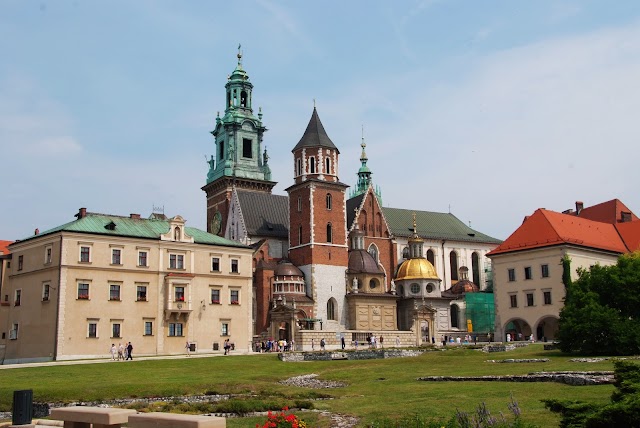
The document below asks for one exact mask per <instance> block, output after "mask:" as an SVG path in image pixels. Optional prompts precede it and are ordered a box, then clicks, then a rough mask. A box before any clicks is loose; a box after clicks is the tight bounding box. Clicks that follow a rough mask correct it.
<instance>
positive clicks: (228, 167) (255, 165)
mask: <svg viewBox="0 0 640 428" xmlns="http://www.w3.org/2000/svg"><path fill="white" fill-rule="evenodd" d="M225 89H226V100H227V101H226V107H225V111H224V116H223V117H220V113H218V116H217V117H216V127H215V129H214V130H213V131H211V134H212V135H213V136H214V138H215V154H216V158H217V159H214V156H211V159H210V160H209V173H208V174H207V184H205V185H204V187H202V190H204V191H205V192H206V194H207V232H210V233H214V234H216V235H220V236H224V233H225V230H226V224H227V217H228V213H229V203H230V200H231V194H232V190H233V187H234V186H235V187H236V188H240V189H247V190H253V191H257V192H267V193H271V189H273V186H275V184H276V183H275V182H273V181H271V169H270V168H269V165H268V159H269V157H268V156H267V150H266V148H265V149H263V145H262V135H263V134H264V132H265V131H266V130H267V128H265V126H264V125H263V124H262V111H260V112H259V113H258V116H257V117H256V116H254V114H253V108H252V103H253V98H252V93H251V92H252V90H253V84H252V83H251V82H250V81H249V75H248V74H247V72H246V71H245V70H244V69H243V68H242V52H241V51H240V46H238V65H237V67H236V68H235V70H233V73H231V75H230V76H229V78H228V81H227V84H226V85H225Z"/></svg>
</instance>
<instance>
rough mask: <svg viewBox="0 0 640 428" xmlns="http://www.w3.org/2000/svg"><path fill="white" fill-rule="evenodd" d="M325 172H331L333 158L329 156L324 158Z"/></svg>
mask: <svg viewBox="0 0 640 428" xmlns="http://www.w3.org/2000/svg"><path fill="white" fill-rule="evenodd" d="M324 172H325V173H326V174H331V159H329V157H326V158H324Z"/></svg>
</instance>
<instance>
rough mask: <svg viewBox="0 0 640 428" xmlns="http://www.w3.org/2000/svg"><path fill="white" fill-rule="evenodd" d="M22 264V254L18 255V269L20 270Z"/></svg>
mask: <svg viewBox="0 0 640 428" xmlns="http://www.w3.org/2000/svg"><path fill="white" fill-rule="evenodd" d="M23 265H24V256H18V270H22V267H23Z"/></svg>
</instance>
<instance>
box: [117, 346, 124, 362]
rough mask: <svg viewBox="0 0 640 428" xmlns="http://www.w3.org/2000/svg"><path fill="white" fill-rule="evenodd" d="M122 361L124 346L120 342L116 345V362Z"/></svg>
mask: <svg viewBox="0 0 640 428" xmlns="http://www.w3.org/2000/svg"><path fill="white" fill-rule="evenodd" d="M119 360H124V345H123V344H122V342H120V343H118V361H119Z"/></svg>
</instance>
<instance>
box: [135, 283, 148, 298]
mask: <svg viewBox="0 0 640 428" xmlns="http://www.w3.org/2000/svg"><path fill="white" fill-rule="evenodd" d="M136 301H138V302H146V301H147V286H146V285H138V286H137V287H136Z"/></svg>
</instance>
